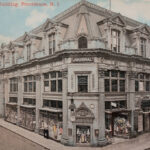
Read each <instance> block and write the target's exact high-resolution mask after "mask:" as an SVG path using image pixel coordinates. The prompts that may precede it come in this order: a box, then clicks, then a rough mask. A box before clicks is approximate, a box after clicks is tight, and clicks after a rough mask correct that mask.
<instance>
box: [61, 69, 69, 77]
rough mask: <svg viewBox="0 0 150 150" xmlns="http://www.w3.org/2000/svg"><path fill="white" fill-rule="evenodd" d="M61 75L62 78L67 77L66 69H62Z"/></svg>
mask: <svg viewBox="0 0 150 150" xmlns="http://www.w3.org/2000/svg"><path fill="white" fill-rule="evenodd" d="M62 76H63V78H67V77H68V70H63V71H62Z"/></svg>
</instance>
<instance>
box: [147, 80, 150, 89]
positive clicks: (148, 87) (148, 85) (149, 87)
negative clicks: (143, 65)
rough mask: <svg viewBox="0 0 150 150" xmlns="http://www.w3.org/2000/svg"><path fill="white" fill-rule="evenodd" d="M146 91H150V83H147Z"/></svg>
mask: <svg viewBox="0 0 150 150" xmlns="http://www.w3.org/2000/svg"><path fill="white" fill-rule="evenodd" d="M146 91H150V81H146Z"/></svg>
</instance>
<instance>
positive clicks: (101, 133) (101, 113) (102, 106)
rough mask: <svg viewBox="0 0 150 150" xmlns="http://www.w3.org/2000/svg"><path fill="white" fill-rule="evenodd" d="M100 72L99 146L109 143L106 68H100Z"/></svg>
mask: <svg viewBox="0 0 150 150" xmlns="http://www.w3.org/2000/svg"><path fill="white" fill-rule="evenodd" d="M98 73H99V80H98V86H99V100H98V124H99V139H98V146H104V145H106V144H107V140H106V138H105V94H104V70H103V69H100V70H99V71H98Z"/></svg>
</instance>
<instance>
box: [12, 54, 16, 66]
mask: <svg viewBox="0 0 150 150" xmlns="http://www.w3.org/2000/svg"><path fill="white" fill-rule="evenodd" d="M14 64H15V52H12V65H14Z"/></svg>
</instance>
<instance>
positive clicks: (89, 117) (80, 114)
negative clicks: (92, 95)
mask: <svg viewBox="0 0 150 150" xmlns="http://www.w3.org/2000/svg"><path fill="white" fill-rule="evenodd" d="M94 118H95V117H94V114H93V112H92V111H91V110H90V109H89V108H88V107H87V106H86V105H85V104H84V103H82V104H81V105H80V106H79V107H78V108H77V109H76V111H75V122H77V123H83V122H84V123H92V122H93V120H94Z"/></svg>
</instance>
